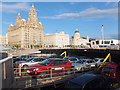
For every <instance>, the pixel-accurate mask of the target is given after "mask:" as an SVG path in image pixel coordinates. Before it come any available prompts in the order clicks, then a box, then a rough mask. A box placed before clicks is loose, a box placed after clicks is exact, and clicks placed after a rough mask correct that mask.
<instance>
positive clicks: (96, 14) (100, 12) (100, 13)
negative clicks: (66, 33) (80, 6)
mask: <svg viewBox="0 0 120 90" xmlns="http://www.w3.org/2000/svg"><path fill="white" fill-rule="evenodd" d="M117 15H118V8H112V9H97V8H88V9H86V10H83V11H80V12H79V13H63V14H59V15H56V16H49V17H41V18H44V19H78V18H106V17H111V18H116V17H117Z"/></svg>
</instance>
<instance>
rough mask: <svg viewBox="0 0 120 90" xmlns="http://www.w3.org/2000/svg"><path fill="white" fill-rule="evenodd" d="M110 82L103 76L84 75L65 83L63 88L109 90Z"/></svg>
mask: <svg viewBox="0 0 120 90" xmlns="http://www.w3.org/2000/svg"><path fill="white" fill-rule="evenodd" d="M112 82H113V81H112V80H111V79H110V78H107V77H105V76H102V75H96V74H88V73H86V74H82V75H80V76H78V77H76V78H74V79H72V80H69V81H68V82H66V84H65V86H64V88H65V89H66V90H97V89H102V90H110V89H111V83H112Z"/></svg>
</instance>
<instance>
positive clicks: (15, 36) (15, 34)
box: [8, 5, 44, 48]
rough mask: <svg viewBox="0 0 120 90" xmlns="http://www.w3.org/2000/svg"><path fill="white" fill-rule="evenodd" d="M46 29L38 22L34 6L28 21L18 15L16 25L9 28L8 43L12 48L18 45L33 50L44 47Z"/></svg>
mask: <svg viewBox="0 0 120 90" xmlns="http://www.w3.org/2000/svg"><path fill="white" fill-rule="evenodd" d="M43 30H44V27H43V26H42V24H41V22H39V21H38V18H37V12H36V10H35V8H34V5H32V8H31V9H30V12H29V15H28V21H26V20H25V19H22V18H21V15H20V13H18V16H17V19H16V24H15V25H12V24H11V25H10V26H9V28H8V43H9V45H11V46H14V45H18V46H19V47H20V48H33V47H34V46H39V47H41V46H43V45H44V42H43V41H44V34H43Z"/></svg>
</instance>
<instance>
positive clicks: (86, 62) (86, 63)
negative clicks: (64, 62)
mask: <svg viewBox="0 0 120 90" xmlns="http://www.w3.org/2000/svg"><path fill="white" fill-rule="evenodd" d="M72 66H74V68H75V69H76V70H77V71H86V70H89V69H91V68H93V67H95V66H96V63H95V61H94V60H93V59H80V60H79V61H76V62H75V63H72Z"/></svg>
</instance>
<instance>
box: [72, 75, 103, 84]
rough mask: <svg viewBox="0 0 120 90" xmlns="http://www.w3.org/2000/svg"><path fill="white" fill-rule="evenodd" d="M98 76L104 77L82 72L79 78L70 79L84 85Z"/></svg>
mask: <svg viewBox="0 0 120 90" xmlns="http://www.w3.org/2000/svg"><path fill="white" fill-rule="evenodd" d="M97 77H102V76H101V75H96V74H89V73H86V74H82V75H80V76H78V77H77V78H74V79H73V80H70V82H72V83H75V84H78V85H81V86H84V85H85V84H87V83H88V82H90V81H92V80H93V79H95V78H97Z"/></svg>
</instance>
